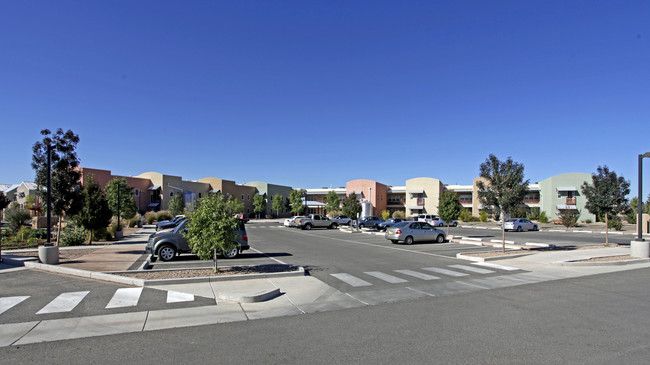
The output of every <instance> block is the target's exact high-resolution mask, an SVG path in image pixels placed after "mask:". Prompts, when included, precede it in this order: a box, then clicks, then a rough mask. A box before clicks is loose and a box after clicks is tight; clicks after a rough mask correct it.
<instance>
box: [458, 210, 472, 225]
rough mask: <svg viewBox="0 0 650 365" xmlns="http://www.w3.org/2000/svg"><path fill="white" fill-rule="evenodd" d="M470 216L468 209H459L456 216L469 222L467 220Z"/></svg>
mask: <svg viewBox="0 0 650 365" xmlns="http://www.w3.org/2000/svg"><path fill="white" fill-rule="evenodd" d="M471 218H472V215H471V214H470V212H469V210H468V209H461V211H460V215H459V216H458V219H460V220H461V221H463V222H469V220H470V219H471Z"/></svg>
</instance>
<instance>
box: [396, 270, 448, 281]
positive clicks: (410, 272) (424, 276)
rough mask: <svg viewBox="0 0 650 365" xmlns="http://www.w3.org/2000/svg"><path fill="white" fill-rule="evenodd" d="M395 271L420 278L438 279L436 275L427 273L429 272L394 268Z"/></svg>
mask: <svg viewBox="0 0 650 365" xmlns="http://www.w3.org/2000/svg"><path fill="white" fill-rule="evenodd" d="M395 272H398V273H400V274H404V275H408V276H413V277H415V278H418V279H422V280H435V279H440V278H439V277H437V276H433V275H429V274H423V273H421V272H417V271H413V270H395Z"/></svg>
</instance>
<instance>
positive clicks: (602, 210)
mask: <svg viewBox="0 0 650 365" xmlns="http://www.w3.org/2000/svg"><path fill="white" fill-rule="evenodd" d="M596 171H597V174H592V175H591V182H592V183H591V184H589V183H587V182H584V183H583V184H582V186H581V190H582V195H584V196H585V198H587V203H586V204H585V208H587V210H588V211H589V212H591V213H592V214H595V215H596V216H597V217H598V216H605V226H606V228H605V243H606V244H609V219H610V218H612V217H613V216H615V215H618V214H620V213H626V212H627V211H628V210H629V209H630V206H629V202H628V200H627V198H626V197H625V196H626V195H627V194H629V193H630V182H629V181H627V180H625V179H624V178H623V177H622V176H621V177H619V176H617V175H616V173H615V172H614V171H609V168H608V167H607V166H602V167H601V166H598V168H597V169H596Z"/></svg>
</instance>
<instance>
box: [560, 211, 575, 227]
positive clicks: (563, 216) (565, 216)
mask: <svg viewBox="0 0 650 365" xmlns="http://www.w3.org/2000/svg"><path fill="white" fill-rule="evenodd" d="M557 217H558V218H559V219H560V220H561V221H562V225H563V226H565V227H566V228H569V227H576V226H578V219H579V218H580V210H578V209H560V210H558V211H557Z"/></svg>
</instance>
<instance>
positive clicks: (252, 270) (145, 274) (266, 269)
mask: <svg viewBox="0 0 650 365" xmlns="http://www.w3.org/2000/svg"><path fill="white" fill-rule="evenodd" d="M297 270H298V266H293V265H280V264H272V265H258V266H231V267H224V268H219V271H217V272H216V273H215V272H214V271H213V270H212V269H189V270H159V271H138V272H133V273H130V272H122V273H116V274H115V275H120V276H126V277H130V278H136V279H143V280H158V279H180V278H200V277H209V276H229V275H246V274H266V273H276V272H291V271H297Z"/></svg>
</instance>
